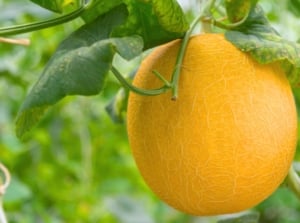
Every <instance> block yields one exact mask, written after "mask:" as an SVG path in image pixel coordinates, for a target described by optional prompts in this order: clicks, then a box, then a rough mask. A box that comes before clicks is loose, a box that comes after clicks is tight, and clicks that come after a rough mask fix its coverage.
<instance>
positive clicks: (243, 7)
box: [225, 0, 258, 23]
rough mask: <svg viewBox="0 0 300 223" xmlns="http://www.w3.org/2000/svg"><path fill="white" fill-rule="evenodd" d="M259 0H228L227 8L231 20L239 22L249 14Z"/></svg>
mask: <svg viewBox="0 0 300 223" xmlns="http://www.w3.org/2000/svg"><path fill="white" fill-rule="evenodd" d="M257 1H258V0H226V1H225V8H226V12H227V16H228V19H229V21H230V22H233V23H234V22H239V21H240V20H242V19H243V18H244V17H245V16H247V15H248V14H249V12H250V11H251V9H252V8H253V7H254V6H255V5H256V3H257Z"/></svg>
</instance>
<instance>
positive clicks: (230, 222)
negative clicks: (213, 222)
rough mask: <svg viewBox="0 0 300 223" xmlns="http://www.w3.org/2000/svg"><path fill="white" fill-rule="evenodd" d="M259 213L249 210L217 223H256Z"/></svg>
mask: <svg viewBox="0 0 300 223" xmlns="http://www.w3.org/2000/svg"><path fill="white" fill-rule="evenodd" d="M258 222H259V213H258V212H251V213H245V214H241V215H238V216H234V217H229V218H226V219H223V220H220V221H218V223H258Z"/></svg>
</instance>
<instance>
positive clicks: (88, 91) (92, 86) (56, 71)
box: [16, 5, 143, 138]
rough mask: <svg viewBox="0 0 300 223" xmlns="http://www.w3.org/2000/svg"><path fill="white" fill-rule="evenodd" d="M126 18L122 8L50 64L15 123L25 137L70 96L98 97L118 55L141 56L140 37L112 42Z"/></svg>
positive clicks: (72, 39)
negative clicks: (43, 117)
mask: <svg viewBox="0 0 300 223" xmlns="http://www.w3.org/2000/svg"><path fill="white" fill-rule="evenodd" d="M126 18H127V10H126V7H125V6H124V5H121V6H119V7H117V8H115V9H113V11H111V12H110V13H107V14H105V15H103V16H101V17H99V18H98V19H97V20H95V21H94V22H92V23H90V24H87V25H84V26H83V27H82V28H80V29H79V30H77V31H75V32H74V33H73V34H71V35H70V36H69V37H68V38H66V39H65V40H64V41H63V42H62V43H61V44H60V46H59V47H58V49H57V51H56V52H55V54H54V55H53V56H52V58H51V59H50V61H49V62H48V64H47V66H46V68H45V69H44V71H43V73H42V75H41V77H40V78H39V80H38V81H37V83H36V84H35V85H34V86H33V88H32V90H31V91H30V93H29V95H28V96H27V98H26V100H25V102H24V103H23V105H22V107H21V109H20V112H19V114H18V116H17V121H16V125H17V127H16V132H17V136H18V137H20V138H21V137H22V136H23V135H24V134H25V133H26V132H27V131H28V130H29V129H31V128H32V127H33V126H34V125H35V124H36V123H37V122H38V120H39V118H40V117H41V115H42V114H43V113H44V111H45V110H46V108H47V107H49V106H50V105H53V104H55V103H56V102H58V101H59V100H61V99H62V98H64V97H65V96H67V95H75V94H80V95H94V94H98V93H99V92H100V91H101V90H102V88H103V84H104V80H105V78H106V76H107V74H108V71H109V69H110V66H111V63H112V59H113V56H114V54H115V53H116V52H118V53H119V54H120V55H121V56H123V57H124V58H125V59H132V58H133V57H135V56H137V55H139V54H140V53H141V51H142V48H143V42H142V39H141V38H140V37H139V36H131V37H120V38H110V33H111V32H112V30H113V29H114V28H115V27H116V26H118V25H119V24H121V23H123V22H124V21H125V20H126Z"/></svg>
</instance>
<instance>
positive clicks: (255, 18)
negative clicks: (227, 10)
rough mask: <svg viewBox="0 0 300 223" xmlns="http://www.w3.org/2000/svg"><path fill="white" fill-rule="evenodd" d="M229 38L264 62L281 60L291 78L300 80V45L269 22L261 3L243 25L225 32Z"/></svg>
mask: <svg viewBox="0 0 300 223" xmlns="http://www.w3.org/2000/svg"><path fill="white" fill-rule="evenodd" d="M225 36H226V38H227V39H228V40H229V41H230V42H232V43H233V44H234V45H235V46H236V47H238V48H239V49H241V50H242V51H244V52H249V53H250V54H251V55H252V56H253V57H254V58H255V59H256V60H257V61H258V62H260V63H262V64H267V63H272V62H275V61H280V62H281V64H282V66H283V68H284V69H285V71H286V73H287V76H288V78H289V80H290V82H291V83H292V84H293V85H299V82H300V45H299V44H297V43H295V42H292V41H289V40H286V39H284V38H282V37H281V36H280V35H279V34H278V33H277V32H276V31H275V30H274V29H273V28H272V26H271V25H270V24H269V22H268V20H267V19H266V17H265V15H264V12H263V10H262V9H261V7H259V6H257V7H256V8H254V9H253V10H252V11H251V13H250V15H249V17H248V19H247V20H246V21H245V22H244V23H243V24H242V25H240V26H238V27H236V28H234V29H233V30H229V31H227V32H226V33H225Z"/></svg>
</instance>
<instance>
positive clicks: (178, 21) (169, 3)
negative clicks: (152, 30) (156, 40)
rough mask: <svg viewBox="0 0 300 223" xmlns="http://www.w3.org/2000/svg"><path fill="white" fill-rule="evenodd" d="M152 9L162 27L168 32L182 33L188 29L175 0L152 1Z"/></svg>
mask: <svg viewBox="0 0 300 223" xmlns="http://www.w3.org/2000/svg"><path fill="white" fill-rule="evenodd" d="M152 5H153V9H154V12H155V15H156V16H157V18H158V21H159V23H160V25H161V26H162V27H164V28H165V29H166V30H167V31H169V32H174V33H182V32H185V31H186V30H187V29H188V28H189V24H188V23H187V21H186V20H185V17H184V14H183V11H182V9H181V7H180V6H179V5H178V2H177V1H176V0H165V1H161V0H152Z"/></svg>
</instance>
